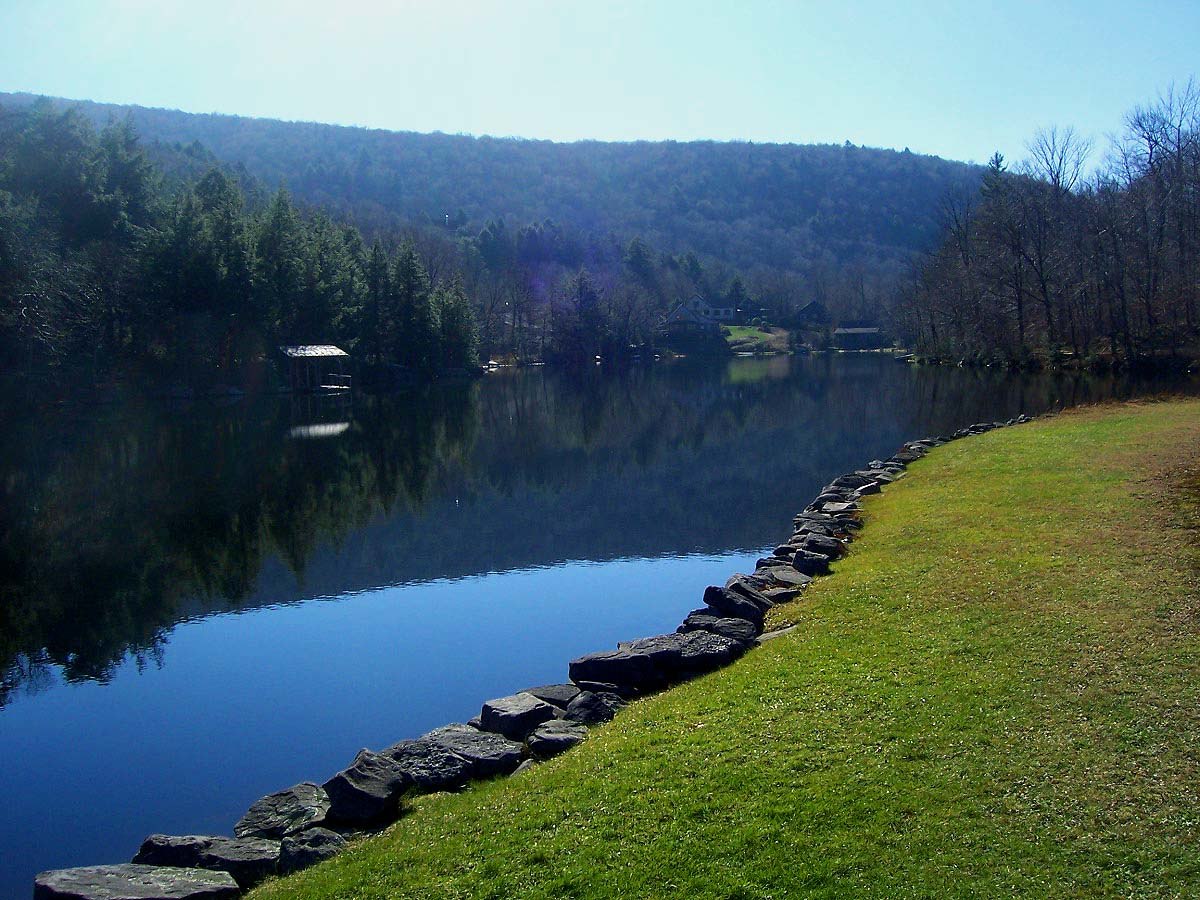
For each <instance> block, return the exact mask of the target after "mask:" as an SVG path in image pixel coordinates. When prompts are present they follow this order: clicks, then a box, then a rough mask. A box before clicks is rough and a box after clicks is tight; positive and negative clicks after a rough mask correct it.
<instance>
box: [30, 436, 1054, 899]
mask: <svg viewBox="0 0 1200 900" xmlns="http://www.w3.org/2000/svg"><path fill="white" fill-rule="evenodd" d="M1031 418H1032V417H1030V416H1020V417H1018V418H1016V419H1009V420H1008V421H1007V422H988V423H980V424H977V425H972V426H971V427H970V428H964V429H961V430H960V431H956V432H955V433H954V434H952V435H946V436H942V437H934V438H927V439H924V440H919V441H911V442H909V443H907V444H904V445H903V446H902V447H901V448H900V449H899V450H898V451H897V452H896V453H895V454H893V455H892V456H891V457H889V458H888V459H885V460H872V461H871V462H869V463H868V464H867V465H866V467H865V468H863V469H859V470H857V471H854V472H848V473H846V474H845V475H841V476H839V477H838V478H835V479H834V480H833V481H831V482H830V483H829V484H828V485H826V486H825V487H824V488H822V489H821V492H820V493H819V494H818V495H817V497H816V498H815V499H814V500H813V502H812V503H810V504H809V505H808V506H807V507H805V509H804V510H803V511H802V512H800V513H798V514H797V515H796V517H795V518H794V520H793V528H792V535H791V537H789V538H788V539H787V541H785V542H784V543H782V544H780V545H779V546H778V547H776V548H775V550H774V551H773V552H772V554H771V555H770V556H766V557H763V558H762V559H760V560H758V563H757V565H756V566H755V569H754V572H752V573H750V574H735V575H732V576H730V578H729V580H728V581H726V582H725V584H724V585H723V586H717V585H714V586H711V587H708V588H706V589H705V591H704V601H703V602H704V605H703V606H702V607H700V608H699V609H696V610H694V611H692V612H690V613H688V614H687V616H686V617H685V618H684V620H683V623H682V624H681V625H680V626H679V628H678V629H677V630H676V631H675V632H673V633H671V634H660V635H656V636H654V637H646V638H640V639H638V640H632V641H625V642H622V643H620V644H618V645H617V647H616V649H613V650H603V651H600V652H598V653H589V654H588V655H586V656H581V657H580V658H578V659H575V660H572V661H571V663H570V665H569V669H568V676H569V679H570V680H569V681H568V682H566V683H563V684H552V685H543V686H540V687H531V688H527V689H526V690H523V691H519V692H518V693H516V694H512V695H510V696H508V697H499V698H497V699H494V700H488V701H487V702H486V703H484V704H483V708H482V710H481V711H480V714H479V716H478V717H477V718H475V719H472V720H471V721H470V722H468V723H465V724H454V725H446V726H444V727H442V728H437V729H435V730H433V731H431V732H429V733H428V734H425V735H422V736H421V737H419V738H416V739H415V740H406V741H400V742H399V743H397V744H393V745H392V746H390V747H386V748H384V749H382V750H379V751H371V750H361V751H359V753H358V755H357V756H356V757H355V758H354V760H353V761H351V763H350V764H349V765H348V766H347V767H346V768H345V769H343V770H342V771H340V772H338V773H336V774H335V775H333V776H332V777H331V778H329V779H328V780H326V781H325V782H324V783H323V784H320V785H318V784H314V783H311V782H304V783H302V784H298V785H294V786H293V787H290V788H287V789H285V790H282V791H279V792H277V793H274V794H269V795H268V796H266V797H263V798H262V799H260V800H258V801H257V802H256V803H254V804H253V805H252V806H251V807H250V809H249V810H247V812H246V814H245V815H244V816H242V818H241V819H240V820H238V822H237V823H235V824H234V826H233V829H232V830H233V837H227V836H213V835H182V836H172V835H163V834H153V835H150V836H149V837H148V838H146V840H145V841H144V842H143V844H142V846H141V848H140V849H139V850H138V852H137V854H136V855H135V856H134V858H133V861H132V862H131V863H126V864H121V865H112V866H87V867H83V868H75V869H60V870H56V871H52V872H43V873H42V874H40V875H38V876H37V878H36V879H35V881H34V892H33V896H34V898H35V900H42V898H72V900H120V898H125V897H137V898H140V900H200V898H204V900H224V898H233V897H238V896H240V895H241V892H242V891H243V890H246V889H248V888H250V887H252V886H253V885H255V884H257V883H258V882H260V881H262V880H263V879H264V878H266V877H268V876H270V875H275V874H281V875H285V874H288V873H290V872H295V871H297V870H299V869H303V868H305V867H307V866H311V865H313V864H315V863H317V862H320V861H322V860H325V859H329V858H330V857H332V856H335V855H336V854H337V853H339V852H340V851H341V850H343V849H345V847H346V846H347V838H348V837H353V836H356V835H361V834H365V833H368V832H370V831H373V830H376V829H379V828H381V827H384V826H386V825H388V824H390V823H391V822H393V821H395V819H396V818H397V817H398V816H399V814H400V810H401V807H402V804H403V802H404V800H405V798H407V797H411V796H413V795H416V794H428V793H432V792H434V791H446V790H456V789H458V788H461V787H463V786H464V785H466V784H467V783H468V782H470V781H473V780H478V779H484V778H493V777H496V776H498V775H511V774H514V773H517V772H521V771H524V770H525V769H528V768H529V767H530V766H532V765H533V764H534V762H535V761H538V760H543V759H548V758H550V757H552V756H556V755H557V754H559V753H562V752H564V751H566V750H568V749H570V748H571V747H573V746H575V745H576V744H578V743H580V742H581V741H583V740H585V739H586V737H587V733H588V729H589V728H591V727H594V726H596V725H600V724H603V723H604V722H608V721H610V720H611V719H612V718H613V717H614V716H616V715H617V714H618V713H619V712H620V710H621V709H622V708H623V707H624V706H625V705H626V704H627V703H629V702H630V701H631V700H634V699H636V698H638V697H642V696H645V695H647V694H651V693H654V692H657V691H660V690H663V689H665V688H668V687H670V686H671V685H673V684H677V683H679V682H682V681H686V680H688V679H690V678H694V677H696V676H697V675H702V674H704V673H706V672H711V671H713V670H715V669H718V668H721V667H722V666H725V665H728V664H729V663H731V662H733V661H734V660H736V659H737V658H738V657H740V656H741V655H742V654H744V653H746V652H747V651H749V650H750V649H751V648H753V647H755V646H757V645H758V644H761V643H762V642H763V641H766V640H769V639H771V638H773V637H777V636H778V635H779V634H782V633H784V632H785V631H788V630H790V629H781V630H780V631H777V632H772V633H767V634H764V633H763V623H764V619H765V616H766V613H767V611H768V610H770V609H771V607H773V606H775V605H776V604H779V603H787V602H790V601H793V600H795V599H796V598H797V597H799V596H800V595H801V594H802V593H803V592H804V590H805V588H807V587H808V585H809V584H811V583H812V581H813V580H814V579H815V578H818V577H821V576H824V575H828V574H830V563H832V562H833V561H834V560H836V559H838V558H839V557H840V556H842V554H843V553H844V552H845V551H846V545H847V544H848V543H849V542H850V541H851V540H853V538H854V536H855V534H856V533H857V532H858V530H859V529H860V528H862V521H861V519H860V505H859V503H860V500H861V499H862V498H863V497H865V496H868V495H871V494H877V493H879V492H880V491H881V490H882V489H883V488H884V487H885V486H886V485H888V484H891V483H892V482H893V481H895V480H897V479H899V478H903V477H904V475H905V469H906V468H907V466H908V465H909V463H912V462H914V461H916V460H918V459H920V458H921V457H922V456H924V455H925V454H926V453H928V452H929V450H931V449H932V448H934V447H936V446H939V445H941V444H944V443H946V442H948V441H951V440H955V439H957V438H961V437H967V436H969V435H972V434H980V433H983V432H985V431H991V430H992V429H994V428H999V427H1003V426H1006V425H1016V424H1019V423H1022V422H1026V421H1030V419H1031Z"/></svg>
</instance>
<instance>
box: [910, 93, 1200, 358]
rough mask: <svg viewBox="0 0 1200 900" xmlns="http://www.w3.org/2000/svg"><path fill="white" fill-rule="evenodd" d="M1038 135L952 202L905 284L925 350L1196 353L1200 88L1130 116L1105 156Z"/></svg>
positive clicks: (1006, 354) (958, 354) (983, 354)
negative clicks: (1025, 155)
mask: <svg viewBox="0 0 1200 900" xmlns="http://www.w3.org/2000/svg"><path fill="white" fill-rule="evenodd" d="M1091 150H1092V148H1091V146H1090V145H1089V143H1088V142H1087V141H1086V140H1084V139H1082V138H1081V137H1080V136H1079V135H1077V134H1076V133H1075V132H1074V131H1073V130H1072V129H1065V130H1061V129H1049V130H1046V131H1042V132H1040V133H1039V134H1037V135H1036V137H1035V138H1034V139H1033V140H1032V141H1031V143H1030V144H1029V159H1028V160H1027V161H1026V162H1024V163H1022V164H1021V165H1020V166H1018V167H1017V168H1016V169H1014V170H1010V169H1009V168H1008V167H1007V166H1006V165H1005V162H1004V159H1003V158H1002V157H1001V156H1000V155H999V154H996V156H994V157H993V159H992V161H991V163H990V165H989V166H988V169H987V172H986V174H985V176H984V179H983V185H982V187H981V189H980V191H979V192H978V194H977V195H974V196H967V197H963V198H959V199H951V200H949V201H947V203H946V204H945V209H944V215H945V228H944V236H943V240H942V243H941V245H940V246H939V247H938V248H937V249H936V250H935V251H934V252H933V253H931V254H930V255H929V256H928V258H927V259H925V260H924V261H923V263H922V264H921V265H920V266H919V267H918V269H917V271H916V273H915V274H914V276H913V277H912V279H911V280H910V281H908V282H907V283H906V284H905V285H904V287H903V289H902V290H901V291H900V294H899V298H898V300H899V303H898V306H899V312H900V315H901V318H902V320H903V321H904V323H905V326H906V328H907V330H908V332H909V334H910V336H911V337H912V339H913V340H914V341H915V344H916V346H917V348H918V349H919V350H920V352H922V353H924V354H927V355H929V356H934V357H942V358H948V359H955V360H962V359H966V360H974V361H989V362H990V361H995V362H1001V363H1014V364H1039V363H1045V362H1056V361H1063V360H1072V361H1076V362H1078V363H1090V364H1101V365H1108V364H1118V365H1127V364H1135V363H1138V362H1145V361H1147V360H1150V359H1154V358H1158V357H1163V356H1176V355H1178V354H1181V353H1186V355H1189V356H1190V355H1194V352H1195V349H1196V347H1195V344H1196V338H1197V335H1198V333H1200V331H1198V329H1200V318H1198V316H1200V309H1198V308H1197V294H1198V293H1200V86H1197V85H1196V84H1195V83H1194V82H1189V83H1188V84H1187V85H1186V86H1185V87H1184V88H1182V89H1180V90H1176V89H1172V90H1170V91H1169V92H1168V93H1166V94H1165V95H1164V96H1162V97H1160V98H1159V99H1158V100H1157V101H1155V102H1154V103H1151V104H1148V105H1145V106H1139V107H1137V108H1136V109H1134V110H1133V111H1132V112H1130V113H1129V114H1128V116H1127V117H1126V119H1125V122H1124V128H1123V130H1122V132H1121V133H1120V134H1119V135H1118V136H1116V137H1115V138H1113V140H1112V145H1111V147H1110V148H1109V152H1108V154H1107V157H1106V159H1105V161H1104V163H1103V164H1102V165H1101V166H1099V167H1098V168H1097V169H1096V170H1095V171H1094V172H1091V173H1089V171H1088V166H1089V160H1090V158H1091Z"/></svg>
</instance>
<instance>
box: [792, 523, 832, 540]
mask: <svg viewBox="0 0 1200 900" xmlns="http://www.w3.org/2000/svg"><path fill="white" fill-rule="evenodd" d="M810 534H823V535H825V536H826V537H833V528H832V527H831V526H830V525H818V524H817V523H816V522H804V523H803V524H801V525H798V526H797V527H796V532H795V534H793V535H792V539H791V540H790V541H788V543H789V544H796V543H799V542H800V541H802V540H804V538H805V537H807V536H808V535H810Z"/></svg>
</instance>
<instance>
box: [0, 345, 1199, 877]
mask: <svg viewBox="0 0 1200 900" xmlns="http://www.w3.org/2000/svg"><path fill="white" fill-rule="evenodd" d="M1168 389H1173V390H1185V391H1188V392H1195V384H1194V383H1193V382H1190V381H1187V382H1180V381H1172V380H1170V379H1162V378H1158V379H1154V378H1143V379H1132V378H1127V377H1113V376H1092V375H1086V374H1078V373H1073V374H1036V375H1031V374H1014V373H1008V372H998V371H993V370H964V369H957V368H918V367H913V366H908V365H904V364H902V363H899V362H897V361H895V360H894V359H892V358H891V357H887V356H881V355H874V354H863V355H816V356H811V357H802V356H798V357H774V358H760V359H734V360H729V361H722V362H705V363H702V362H698V361H687V360H679V361H675V362H671V363H658V364H654V365H650V366H646V367H644V368H638V369H634V370H632V371H629V372H624V373H620V374H610V373H608V372H606V371H604V370H602V369H600V368H599V367H598V368H597V369H595V370H592V371H587V372H584V373H582V374H575V375H568V374H565V373H561V372H554V371H549V370H543V369H525V370H514V371H502V372H498V373H494V374H491V375H489V376H488V377H486V378H484V379H482V380H480V381H477V382H473V383H469V384H458V385H445V386H434V387H430V388H427V389H423V390H419V391H414V392H412V393H408V394H397V395H392V396H385V397H372V396H367V395H363V394H358V395H355V396H354V397H353V398H333V399H331V398H317V397H294V398H291V397H285V398H278V397H271V398H266V399H259V400H249V399H247V400H243V401H238V402H233V403H230V404H227V405H218V404H213V403H195V404H190V405H183V406H171V405H164V404H148V403H141V404H135V403H124V404H113V405H106V406H99V407H92V408H86V409H78V408H76V409H55V410H49V411H42V412H37V413H31V412H27V411H26V412H19V413H18V412H13V411H8V412H6V413H5V414H4V424H5V428H4V429H3V433H2V434H0V500H2V508H0V592H2V593H0V599H2V605H0V794H2V796H3V797H4V798H5V807H6V809H8V814H7V815H5V816H4V817H3V821H0V896H5V897H8V896H15V897H22V896H27V895H28V894H29V893H30V891H31V882H32V878H33V875H34V874H35V873H36V872H38V871H40V870H42V869H47V868H58V867H63V866H72V865H85V864H94V863H110V862H121V861H126V860H128V859H129V858H130V857H131V856H132V855H133V853H134V852H135V851H136V850H137V848H138V845H139V844H140V842H141V840H142V838H143V837H145V836H146V835H147V834H149V833H151V832H167V833H231V828H232V825H233V823H234V821H235V820H236V819H237V818H238V817H239V816H240V815H241V814H242V812H243V811H244V810H245V809H246V807H247V806H248V805H249V804H250V803H252V802H253V801H254V800H255V799H257V798H258V797H259V796H261V795H263V794H265V793H268V792H270V791H273V790H277V789H280V788H284V787H287V786H289V785H291V784H294V783H295V782H298V781H302V780H315V781H322V780H324V779H325V778H327V777H328V776H329V775H331V774H333V772H334V771H336V770H337V769H339V768H341V767H343V766H344V765H346V764H348V763H349V761H350V760H351V758H352V757H353V756H354V753H355V752H356V751H357V750H358V749H359V748H360V747H372V748H379V747H382V746H386V745H388V744H391V743H394V742H395V741H397V740H400V739H402V738H407V737H414V736H416V735H418V734H421V733H422V732H424V731H427V730H429V729H430V728H433V727H436V726H438V725H441V724H444V723H447V722H451V721H465V720H466V719H468V718H470V717H471V716H473V715H476V714H477V713H478V711H479V706H480V703H481V702H482V701H483V700H485V699H487V698H490V697H495V696H501V695H504V694H508V693H512V692H513V691H516V690H519V689H521V688H523V687H527V686H531V685H534V684H543V683H547V682H557V681H563V680H565V678H566V672H567V662H568V661H569V660H570V659H571V658H572V657H574V656H578V655H580V654H582V653H586V652H589V651H592V650H599V649H606V648H610V647H611V646H612V645H613V644H615V642H616V641H618V640H623V639H627V638H635V637H641V636H644V635H649V634H655V633H660V632H663V631H670V630H674V628H675V626H676V625H677V624H678V622H679V621H680V620H681V619H682V617H683V616H684V614H685V613H686V612H687V611H688V610H690V609H693V608H695V607H696V606H698V605H700V602H701V595H702V593H703V590H704V587H705V586H706V585H708V584H712V583H723V582H724V581H725V579H726V578H727V577H728V576H729V575H730V574H732V573H733V572H736V571H750V570H752V569H753V566H754V560H755V559H756V558H757V557H758V556H759V555H760V554H761V552H762V551H763V549H764V548H768V547H773V546H774V545H775V544H776V543H778V542H779V540H780V539H782V538H786V537H787V535H788V534H789V533H790V524H791V517H792V516H793V514H794V513H795V512H796V511H798V510H799V509H800V508H801V507H802V506H803V505H804V504H805V503H807V502H808V500H809V499H811V497H812V496H813V495H814V494H815V493H816V491H817V489H818V488H820V486H821V485H823V484H825V483H826V482H827V481H828V480H829V479H831V478H832V477H833V476H836V475H838V474H840V473H841V472H843V471H846V470H848V469H851V468H856V467H859V466H861V465H862V464H864V463H865V462H866V461H868V460H870V459H872V458H874V457H881V456H887V455H889V454H890V453H891V452H892V451H893V450H894V449H895V448H896V447H897V446H898V445H899V444H900V443H901V442H903V441H905V440H908V439H911V438H917V437H923V436H927V435H930V434H935V433H943V432H949V431H953V430H955V429H957V428H959V427H962V426H964V425H968V424H970V423H972V422H976V421H980V420H993V419H1001V418H1009V417H1011V416H1015V415H1017V414H1018V413H1021V412H1027V413H1037V412H1042V411H1045V410H1048V409H1053V408H1059V407H1066V406H1071V405H1075V404H1079V403H1087V402H1093V401H1098V400H1105V399H1109V398H1114V397H1118V398H1123V397H1129V396H1134V395H1140V394H1148V393H1154V392H1158V391H1162V390H1168Z"/></svg>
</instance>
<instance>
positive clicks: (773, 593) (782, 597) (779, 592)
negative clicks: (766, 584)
mask: <svg viewBox="0 0 1200 900" xmlns="http://www.w3.org/2000/svg"><path fill="white" fill-rule="evenodd" d="M805 577H807V576H805ZM803 592H804V588H803V587H790V588H787V587H777V588H767V589H766V590H765V591H764V592H763V593H765V594H766V595H767V596H768V597H770V598H771V602H772V603H791V602H792V601H793V600H795V599H796V598H797V597H799V596H800V595H801V594H802V593H803Z"/></svg>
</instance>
